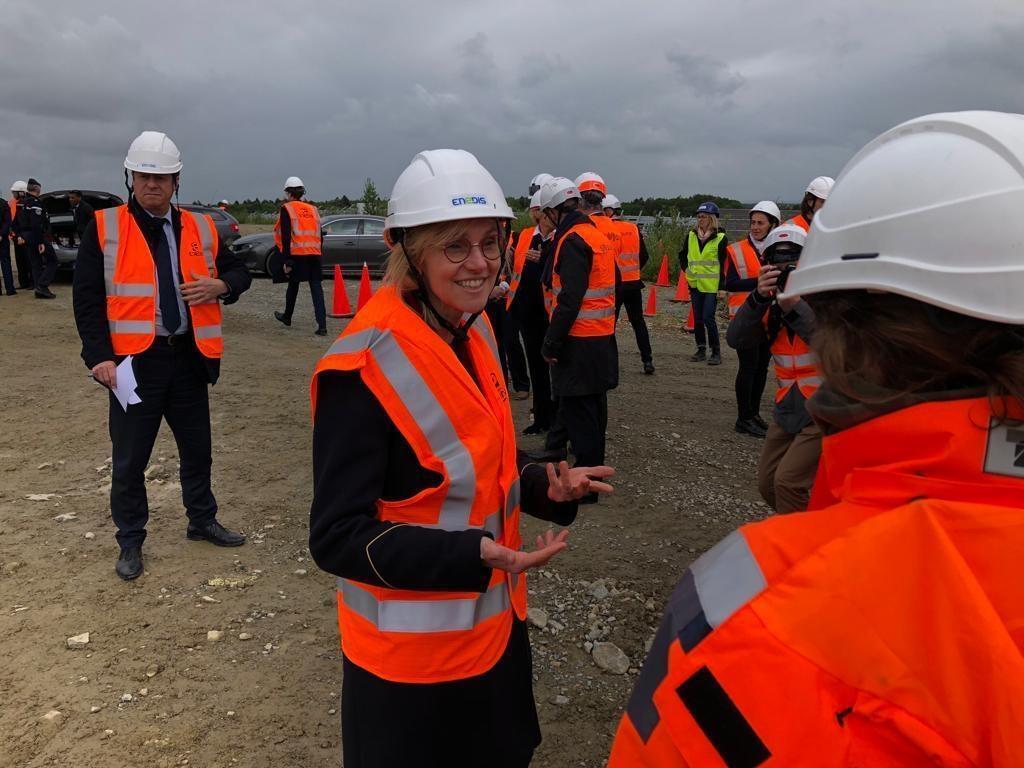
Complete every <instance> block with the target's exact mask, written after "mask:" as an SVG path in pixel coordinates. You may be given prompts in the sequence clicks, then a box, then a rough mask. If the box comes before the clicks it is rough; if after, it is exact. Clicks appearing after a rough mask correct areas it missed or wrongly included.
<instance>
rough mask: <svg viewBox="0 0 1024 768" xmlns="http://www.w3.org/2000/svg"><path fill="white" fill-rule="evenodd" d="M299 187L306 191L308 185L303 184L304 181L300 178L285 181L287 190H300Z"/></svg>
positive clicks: (290, 178) (292, 177)
mask: <svg viewBox="0 0 1024 768" xmlns="http://www.w3.org/2000/svg"><path fill="white" fill-rule="evenodd" d="M299 187H301V188H303V189H305V188H306V185H305V184H303V183H302V179H300V178H299V177H298V176H289V177H288V178H287V179H285V180H284V188H285V189H298V188H299Z"/></svg>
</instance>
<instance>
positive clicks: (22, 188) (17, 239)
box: [7, 179, 34, 290]
mask: <svg viewBox="0 0 1024 768" xmlns="http://www.w3.org/2000/svg"><path fill="white" fill-rule="evenodd" d="M27 192H28V183H27V182H25V181H22V180H21V179H18V180H17V181H15V182H14V183H13V184H11V199H10V200H9V201H8V203H7V204H8V207H9V209H10V212H11V230H10V240H11V244H12V245H13V246H14V265H15V267H17V269H18V288H21V289H22V290H29V289H30V288H33V287H34V286H33V283H32V263H31V262H30V261H29V258H28V252H27V251H26V249H25V241H24V239H22V237H21V236H19V235H18V232H17V222H18V209H19V207H20V205H21V201H22V199H24V197H25V194H26V193H27Z"/></svg>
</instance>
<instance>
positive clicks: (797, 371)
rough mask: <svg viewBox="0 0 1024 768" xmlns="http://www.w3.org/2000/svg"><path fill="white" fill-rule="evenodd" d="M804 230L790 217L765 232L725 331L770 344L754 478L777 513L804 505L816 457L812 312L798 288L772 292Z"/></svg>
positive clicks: (792, 261)
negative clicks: (769, 410) (759, 257)
mask: <svg viewBox="0 0 1024 768" xmlns="http://www.w3.org/2000/svg"><path fill="white" fill-rule="evenodd" d="M806 237H807V235H806V233H805V232H804V230H803V229H802V228H801V227H799V226H796V225H793V224H783V225H782V226H781V227H776V228H775V229H773V230H772V231H771V232H769V233H768V236H767V237H766V238H765V240H764V262H765V265H764V267H763V268H762V269H761V273H760V275H758V278H757V289H756V290H754V291H752V292H751V294H750V295H749V296H748V297H747V299H746V301H745V302H744V303H743V304H742V305H741V306H740V307H739V309H738V310H737V311H736V317H734V318H733V320H732V322H731V323H730V324H729V330H728V332H727V335H726V341H727V343H728V344H729V346H730V347H732V348H733V349H735V350H737V351H741V352H742V351H743V350H749V349H755V348H757V347H758V346H759V345H763V344H768V345H769V346H770V348H771V353H772V360H773V361H774V363H775V376H776V379H777V380H778V388H777V389H776V392H775V412H774V413H773V415H772V416H773V418H772V423H771V424H769V425H768V432H767V435H766V437H765V443H764V447H763V448H762V450H761V460H760V462H759V463H758V467H757V485H758V490H759V491H760V492H761V496H762V497H763V498H764V500H765V501H766V502H768V505H769V506H770V507H771V508H772V509H774V510H775V511H776V512H779V513H786V512H798V511H802V510H804V509H806V508H807V502H808V500H809V499H810V491H811V486H812V485H813V483H814V475H815V473H816V472H817V469H818V459H819V458H820V457H821V430H820V429H818V426H817V425H816V424H815V423H814V421H813V420H812V419H811V417H810V414H808V412H807V400H808V398H810V396H811V395H813V394H814V392H815V390H817V388H818V386H819V385H820V384H821V377H820V375H819V372H818V367H817V363H816V361H815V358H814V356H813V355H812V354H811V349H810V346H809V345H810V342H811V337H812V336H813V334H814V312H813V311H812V310H811V308H810V306H809V305H808V304H807V303H806V302H805V301H803V300H801V299H800V297H799V296H786V297H784V298H778V296H777V295H778V294H780V293H782V292H783V291H784V290H785V286H786V280H787V279H788V278H789V275H790V273H791V272H792V271H793V270H794V269H796V263H797V261H798V260H799V258H800V252H801V251H802V250H803V246H804V240H805V238H806Z"/></svg>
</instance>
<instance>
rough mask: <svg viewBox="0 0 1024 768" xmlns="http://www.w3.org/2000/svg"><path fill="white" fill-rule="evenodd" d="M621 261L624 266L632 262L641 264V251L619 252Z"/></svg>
mask: <svg viewBox="0 0 1024 768" xmlns="http://www.w3.org/2000/svg"><path fill="white" fill-rule="evenodd" d="M619 263H620V264H622V265H623V266H630V265H632V264H639V263H640V254H639V253H620V254H619Z"/></svg>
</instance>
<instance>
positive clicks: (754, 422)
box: [725, 200, 782, 437]
mask: <svg viewBox="0 0 1024 768" xmlns="http://www.w3.org/2000/svg"><path fill="white" fill-rule="evenodd" d="M781 218H782V213H781V212H780V211H779V206H777V205H776V204H775V203H773V202H772V201H771V200H762V201H761V202H759V203H758V204H757V205H755V206H754V207H753V208H751V209H750V231H749V232H748V233H747V236H746V237H745V238H743V239H742V240H737V241H736V242H735V243H731V244H730V245H729V247H728V248H726V249H725V254H726V256H725V290H726V291H728V294H729V299H728V300H729V319H730V321H731V320H732V318H734V317H735V316H736V312H737V311H738V310H739V308H740V307H741V306H743V303H744V302H745V301H746V300H747V296H749V295H750V292H751V291H753V290H755V289H756V288H757V278H758V276H759V275H760V274H761V252H762V251H763V250H764V243H765V238H766V237H768V233H769V232H771V231H772V230H773V229H775V228H776V227H777V226H779V220H780V219H781ZM736 353H737V355H738V357H739V361H740V367H739V370H738V371H737V372H736V409H737V416H736V426H735V430H736V431H737V432H739V433H741V434H748V435H753V436H754V437H764V436H765V435H766V434H767V430H768V423H767V422H766V421H765V420H764V419H762V418H761V396H762V395H763V394H764V387H765V384H766V383H767V381H768V363H770V362H771V359H772V355H771V348H770V345H769V344H768V340H767V339H765V340H763V341H762V342H761V343H760V344H756V345H751V346H743V347H740V348H737V349H736Z"/></svg>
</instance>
